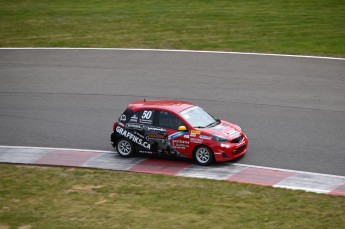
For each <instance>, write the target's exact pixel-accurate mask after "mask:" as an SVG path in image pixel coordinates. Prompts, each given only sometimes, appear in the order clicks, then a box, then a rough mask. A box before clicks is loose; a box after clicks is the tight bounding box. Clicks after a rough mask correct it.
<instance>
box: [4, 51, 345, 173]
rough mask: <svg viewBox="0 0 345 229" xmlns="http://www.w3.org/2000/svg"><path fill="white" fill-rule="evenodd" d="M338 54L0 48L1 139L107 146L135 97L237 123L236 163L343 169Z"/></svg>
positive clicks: (343, 81) (344, 83)
mask: <svg viewBox="0 0 345 229" xmlns="http://www.w3.org/2000/svg"><path fill="white" fill-rule="evenodd" d="M344 73H345V61H344V60H343V59H322V58H303V57H286V56H285V57H284V56H261V55H244V54H243V55H242V54H231V53H198V52H196V53H193V52H168V51H143V50H64V49H62V50H54V49H48V50H45V49H43V50H40V49H34V50H8V49H2V50H0V145H14V146H37V147H63V148H79V149H94V150H112V147H111V145H110V140H109V136H110V133H111V131H112V124H113V121H114V119H115V118H117V117H118V116H119V115H120V114H121V112H122V111H123V110H124V109H125V107H126V105H127V104H128V103H130V102H132V101H134V100H137V99H142V98H146V99H164V98H169V99H181V100H186V101H190V102H193V103H195V104H197V105H200V106H202V107H204V108H205V109H206V110H208V111H209V112H210V113H212V114H214V116H216V117H217V118H221V119H225V120H229V121H231V122H234V123H236V124H238V125H240V126H241V127H242V128H243V129H244V131H245V132H246V134H247V135H248V137H249V141H250V142H249V149H248V153H247V155H246V156H245V157H243V158H242V159H241V160H239V161H237V162H238V163H241V164H251V165H258V166H267V167H276V168H283V169H291V170H301V171H309V172H317V173H326V174H333V175H341V176H344V175H345V140H344V139H345V74H344Z"/></svg>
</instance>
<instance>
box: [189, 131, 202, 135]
mask: <svg viewBox="0 0 345 229" xmlns="http://www.w3.org/2000/svg"><path fill="white" fill-rule="evenodd" d="M190 133H191V134H198V135H199V134H201V131H200V130H191V131H190Z"/></svg>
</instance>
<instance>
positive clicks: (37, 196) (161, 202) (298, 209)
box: [0, 164, 345, 228]
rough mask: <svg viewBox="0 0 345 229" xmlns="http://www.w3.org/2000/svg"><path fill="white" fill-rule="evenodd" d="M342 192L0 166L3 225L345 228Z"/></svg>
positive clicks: (139, 175) (134, 174) (0, 222)
mask: <svg viewBox="0 0 345 229" xmlns="http://www.w3.org/2000/svg"><path fill="white" fill-rule="evenodd" d="M344 224H345V198H344V197H340V196H331V195H323V194H315V193H306V192H303V191H292V190H285V189H277V188H271V187H262V186H256V185H250V184H238V183H231V182H226V181H216V180H205V179H193V178H183V177H171V176H163V175H149V174H136V173H128V172H114V171H100V170H90V169H75V168H53V167H35V166H14V165H4V164H2V165H0V228H1V226H2V227H3V228H6V226H7V227H11V228H17V227H19V226H26V227H27V228H30V226H31V227H32V228H229V227H231V228H342V227H343V226H344Z"/></svg>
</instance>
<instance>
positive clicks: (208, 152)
mask: <svg viewBox="0 0 345 229" xmlns="http://www.w3.org/2000/svg"><path fill="white" fill-rule="evenodd" d="M111 143H112V145H113V147H114V148H116V150H117V152H118V154H119V155H120V156H122V157H131V156H133V155H134V153H136V152H138V153H144V154H151V155H162V156H169V157H170V156H172V157H184V158H191V159H194V160H195V162H196V163H197V164H199V165H209V164H211V163H213V162H214V161H216V162H222V161H230V160H232V159H235V158H238V157H241V156H243V155H244V154H245V153H246V151H247V147H248V139H247V136H246V135H245V134H244V133H243V131H242V130H241V128H240V127H239V126H237V125H235V124H232V123H230V122H227V121H223V120H219V119H215V118H214V117H213V116H211V115H210V114H208V113H207V112H206V111H204V110H203V109H202V108H200V107H198V106H195V105H193V104H191V103H188V102H183V101H176V100H139V101H135V102H133V103H131V104H129V105H128V107H127V109H126V110H125V111H124V112H123V114H122V115H121V116H120V118H119V119H118V120H117V121H115V123H114V126H113V133H112V134H111Z"/></svg>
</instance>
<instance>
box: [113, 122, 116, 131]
mask: <svg viewBox="0 0 345 229" xmlns="http://www.w3.org/2000/svg"><path fill="white" fill-rule="evenodd" d="M115 128H116V122H114V125H113V131H115Z"/></svg>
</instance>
